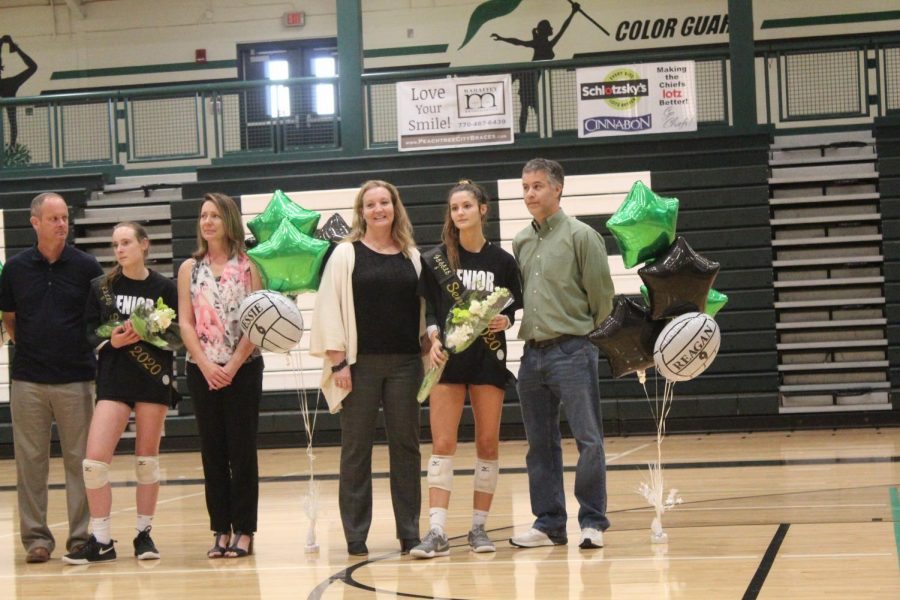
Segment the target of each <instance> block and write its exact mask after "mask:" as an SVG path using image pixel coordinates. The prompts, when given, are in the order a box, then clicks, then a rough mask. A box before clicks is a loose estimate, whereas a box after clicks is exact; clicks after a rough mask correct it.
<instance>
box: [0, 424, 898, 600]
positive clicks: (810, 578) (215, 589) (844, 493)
mask: <svg viewBox="0 0 900 600" xmlns="http://www.w3.org/2000/svg"><path fill="white" fill-rule="evenodd" d="M525 450H526V444H525V442H505V443H504V444H503V446H502V449H501V452H502V455H501V466H502V469H503V474H502V475H501V478H500V485H499V489H498V493H497V496H496V498H495V501H494V508H493V510H492V513H491V517H490V519H489V521H488V528H489V530H490V535H491V537H492V539H494V540H495V541H496V542H497V552H496V553H495V554H473V553H470V552H469V551H468V549H467V546H466V543H465V534H466V531H467V530H468V526H469V519H470V509H469V506H470V503H471V500H470V498H471V491H472V486H471V469H472V463H473V454H474V451H473V447H472V445H471V444H465V445H462V446H461V448H460V451H459V453H458V459H457V461H456V467H457V472H458V475H457V477H456V479H455V482H454V485H455V490H454V496H453V499H452V502H451V507H450V518H449V521H448V533H449V535H450V536H451V537H452V538H453V539H452V540H451V545H452V550H451V554H450V556H449V557H445V558H437V559H433V560H414V559H411V558H410V557H408V556H400V554H399V548H398V545H397V542H396V541H395V540H394V535H393V516H392V512H391V505H390V493H389V489H388V481H387V479H386V477H385V474H386V471H387V453H386V449H385V448H384V447H378V448H376V453H375V459H374V470H375V473H376V479H375V508H374V511H375V518H374V523H373V527H372V531H371V533H370V535H369V540H368V545H369V550H370V552H371V554H370V555H369V556H368V557H367V558H357V557H349V556H348V555H347V553H346V548H345V545H344V540H343V535H342V532H341V525H340V517H339V514H338V509H337V482H336V477H335V474H336V472H337V461H338V449H336V448H321V449H317V450H316V460H315V467H316V474H317V477H318V478H319V481H320V513H319V520H318V526H317V528H316V532H317V536H318V542H319V545H320V548H319V551H318V552H317V553H306V552H304V544H305V539H306V532H307V528H308V524H309V520H308V518H307V517H306V514H305V513H304V510H303V505H302V500H303V496H304V494H305V493H306V490H307V477H308V469H307V460H306V456H305V454H304V452H303V450H302V449H285V450H265V451H261V452H260V458H261V460H260V462H261V470H262V475H263V476H264V480H263V483H262V485H261V499H260V531H259V532H258V534H257V538H256V548H255V550H256V553H255V554H254V555H253V556H252V557H250V558H246V559H237V560H207V559H206V558H205V551H206V549H207V548H208V547H209V546H210V545H211V542H212V536H211V534H209V533H208V532H207V529H208V521H207V516H206V510H205V505H204V500H203V487H202V471H201V467H200V459H199V455H198V454H196V453H183V454H167V455H164V456H163V458H162V468H163V477H164V484H163V486H162V489H161V493H160V502H159V508H158V510H157V515H156V519H155V525H154V529H153V537H154V539H155V540H156V542H157V545H158V546H159V548H160V552H161V553H162V559H161V560H158V561H142V562H138V561H136V560H135V559H134V558H133V556H132V546H131V539H132V538H133V536H134V529H133V527H134V517H135V509H134V488H133V487H130V484H126V483H125V482H132V481H133V473H132V462H131V460H130V459H129V457H127V456H117V457H116V459H115V461H114V463H113V469H112V478H113V481H115V482H118V483H117V485H116V487H115V488H114V490H113V493H114V497H113V511H114V512H113V537H114V538H116V539H118V540H119V542H118V544H117V551H118V555H119V559H118V561H117V562H115V563H110V564H105V565H92V566H83V567H73V566H64V565H63V563H62V562H61V561H60V560H59V559H60V556H61V549H60V548H58V549H57V551H56V552H55V553H54V555H53V558H52V560H51V561H50V562H49V563H47V564H39V565H28V564H25V562H24V551H23V549H22V547H21V544H20V542H19V536H18V531H17V530H18V517H17V513H16V495H15V465H14V464H13V462H12V461H0V598H3V599H12V598H22V599H26V598H27V599H38V598H54V599H57V598H136V599H166V600H180V599H190V600H202V599H205V598H216V599H223V598H242V599H255V598H262V599H266V600H268V599H278V598H285V599H287V598H290V599H304V598H310V599H318V598H321V599H332V598H345V599H370V598H371V599H374V598H393V597H400V598H473V599H474V598H552V599H554V600H562V599H565V598H592V599H594V598H627V599H633V598H638V599H643V598H648V599H656V598H715V599H728V598H760V599H772V598H790V599H804V598H810V599H811V598H817V599H818V598H853V599H865V598H900V562H898V555H897V551H898V544H900V498H898V487H900V466H898V460H900V458H898V457H900V429H882V430H877V429H867V430H838V431H800V432H791V433H785V432H779V433H747V434H718V435H675V436H669V437H668V438H666V440H665V443H664V444H663V462H664V469H665V470H664V475H665V478H666V489H668V488H670V487H674V488H677V489H678V495H679V496H680V497H681V498H682V500H683V503H682V504H680V505H678V506H677V508H676V509H675V510H673V511H671V512H668V513H666V514H665V516H664V519H663V523H664V526H665V527H666V531H667V532H668V534H669V541H668V543H667V544H665V545H654V544H651V543H650V535H649V525H650V520H651V518H652V514H651V512H650V510H649V508H648V507H647V506H646V505H645V501H644V499H643V498H642V497H641V496H640V495H639V494H638V493H637V488H638V485H639V484H640V482H641V481H642V480H643V479H644V478H645V477H646V463H647V462H648V461H651V460H653V458H654V456H655V453H656V445H655V440H654V439H653V438H648V437H628V438H610V439H608V440H607V458H608V462H609V474H608V489H609V516H610V519H611V520H612V528H611V529H610V530H609V531H608V532H607V533H606V536H605V544H606V547H605V548H603V549H602V550H590V551H583V550H580V549H579V548H578V547H577V540H578V537H577V536H578V526H577V521H576V520H575V517H574V515H576V514H577V504H576V503H575V500H574V496H573V494H572V480H573V474H572V467H573V465H574V464H575V459H576V452H575V447H574V443H572V442H571V440H568V441H567V442H566V445H565V464H566V483H567V497H568V499H569V507H570V518H569V538H570V544H569V545H568V546H563V547H553V548H535V549H528V550H519V549H513V548H511V547H510V546H509V544H508V543H507V541H506V540H507V539H508V538H509V536H510V535H511V533H512V532H513V531H514V530H521V529H527V528H528V527H529V526H530V524H531V520H532V517H531V513H530V509H529V502H528V485H527V479H526V475H525V470H524V456H525ZM429 451H430V447H429V446H427V445H425V446H423V448H422V453H423V461H424V460H426V459H427V457H428V453H429ZM460 472H461V473H460ZM50 481H51V491H50V523H51V524H52V528H53V532H54V535H56V536H57V542H58V543H59V544H60V545H62V543H63V541H62V540H64V539H65V532H66V522H65V504H64V491H63V489H62V488H63V486H62V482H63V475H62V469H61V465H60V461H59V459H54V461H53V465H52V468H51V474H50ZM423 483H424V480H423ZM426 498H427V494H425V493H423V501H425V499H426ZM422 514H423V517H422V532H423V534H424V533H425V529H426V527H427V506H425V505H423V511H422Z"/></svg>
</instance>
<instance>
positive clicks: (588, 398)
mask: <svg viewBox="0 0 900 600" xmlns="http://www.w3.org/2000/svg"><path fill="white" fill-rule="evenodd" d="M563 178H564V173H563V169H562V167H561V166H560V165H559V163H556V162H554V161H552V160H545V159H541V158H536V159H533V160H531V161H529V162H528V164H526V165H525V167H524V169H523V170H522V191H523V194H524V197H525V205H526V206H527V207H528V212H530V213H531V216H532V217H534V221H532V223H531V224H530V225H529V226H528V227H526V228H525V229H523V230H522V231H520V232H519V233H518V235H516V237H515V239H514V240H513V252H514V254H515V256H516V260H518V262H519V269H520V270H521V272H522V283H523V297H524V304H525V307H524V315H523V318H522V324H521V327H520V329H519V338H521V339H524V340H525V353H524V355H523V356H522V362H521V364H520V366H519V381H518V384H517V389H518V393H519V401H520V403H521V406H522V420H523V422H524V425H525V433H526V435H527V436H528V454H527V456H526V464H527V467H528V485H529V491H530V493H531V511H532V512H533V513H534V516H535V518H536V520H535V522H534V525H533V526H532V528H531V529H530V530H529V531H528V532H526V533H524V534H522V535H518V536H515V537H513V538H511V539H510V543H511V544H512V545H513V546H517V547H521V548H531V547H536V546H553V545H559V544H566V543H567V542H568V536H567V534H566V520H567V515H566V498H565V491H564V489H563V463H562V448H561V446H560V438H561V435H560V429H559V405H560V403H562V404H563V406H564V407H565V411H566V417H567V420H568V423H569V427H570V428H571V430H572V433H573V435H574V436H575V440H576V441H577V443H578V464H577V466H576V468H575V497H576V498H577V500H578V504H579V506H580V510H579V511H578V523H579V526H580V528H581V541H580V543H579V546H580V547H581V548H583V549H588V548H601V547H603V531H605V530H606V529H607V528H608V527H609V519H608V518H607V517H606V457H605V455H604V451H603V424H602V419H601V415H600V384H599V374H598V369H597V357H598V350H597V348H596V347H594V345H593V344H591V343H590V342H589V341H588V339H587V334H588V333H589V332H590V331H591V330H593V329H594V328H595V327H596V326H597V325H599V324H600V322H601V321H603V319H605V318H606V316H607V315H608V314H609V312H610V310H612V300H613V295H614V289H613V283H612V278H611V277H610V274H609V263H608V261H607V258H606V247H605V245H604V243H603V239H602V238H601V237H600V234H599V233H597V232H596V231H594V230H593V229H592V228H591V227H589V226H588V225H585V224H584V223H582V222H580V221H578V220H577V219H575V218H573V217H570V216H568V215H566V214H565V213H564V212H563V211H562V209H561V208H560V198H561V197H562V189H563Z"/></svg>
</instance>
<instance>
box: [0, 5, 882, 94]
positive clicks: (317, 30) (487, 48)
mask: <svg viewBox="0 0 900 600" xmlns="http://www.w3.org/2000/svg"><path fill="white" fill-rule="evenodd" d="M342 1H346V0H308V1H306V2H302V3H272V2H268V1H267V0H154V1H153V2H148V1H146V0H85V1H84V2H81V3H80V13H81V14H79V13H78V12H73V11H72V10H71V9H70V8H69V6H68V5H67V4H66V3H63V2H57V3H50V5H48V3H47V2H46V0H15V1H14V2H5V3H3V5H2V7H0V35H11V36H12V37H13V39H14V40H15V41H16V42H17V43H18V44H19V45H21V47H22V48H23V49H24V50H25V51H26V52H27V53H28V54H29V55H30V56H31V57H32V58H34V60H35V62H37V64H38V67H39V68H38V72H37V73H36V74H35V75H34V76H33V77H32V78H31V79H30V80H29V81H27V82H26V83H25V84H24V85H23V87H22V88H21V89H20V90H19V92H18V95H19V96H31V95H39V94H44V93H48V92H52V91H61V90H72V89H78V90H85V89H95V88H104V89H109V88H115V87H126V86H147V85H154V84H166V83H179V82H191V81H208V80H216V79H233V78H235V77H236V76H237V64H236V60H235V59H236V46H237V45H238V44H249V43H257V42H271V41H282V40H296V39H318V38H333V37H335V36H336V33H337V25H336V23H337V15H336V6H339V5H340V2H342ZM479 4H481V2H478V1H472V0H469V1H466V0H362V13H363V51H364V60H365V63H364V65H365V68H366V69H367V70H372V69H384V68H392V69H393V68H406V67H412V66H423V65H443V66H453V67H457V66H468V65H478V64H499V63H515V62H527V61H530V60H532V55H533V52H532V50H531V49H530V48H526V47H522V46H515V45H511V44H507V43H503V42H499V41H495V40H493V39H492V38H491V34H492V33H497V34H498V35H501V36H503V37H510V38H518V39H522V40H529V39H530V38H531V31H532V29H533V28H535V27H536V25H537V24H538V23H539V22H540V21H541V20H544V19H546V20H547V21H549V22H550V24H551V26H552V27H553V29H554V34H555V35H558V33H559V31H560V30H561V27H562V24H563V22H564V21H565V19H566V17H568V16H569V14H570V4H569V3H568V2H567V1H564V0H554V1H545V0H523V1H521V2H519V3H517V2H514V1H513V2H507V4H508V5H509V6H514V5H517V6H516V7H515V9H514V10H512V11H511V12H509V13H507V14H505V15H502V16H499V17H497V18H494V19H492V20H489V21H486V22H484V23H483V24H482V25H481V27H479V28H477V31H475V32H474V33H473V35H472V36H471V39H469V40H468V41H466V36H467V31H468V30H469V29H470V23H471V21H472V20H473V15H474V14H475V9H476V7H477V6H478V5H479ZM580 5H581V8H582V13H579V14H576V15H574V17H573V18H572V20H571V23H570V24H569V27H568V29H567V30H566V31H565V32H564V34H563V35H562V36H560V37H559V39H558V40H557V41H556V43H555V45H554V47H553V48H552V52H553V54H554V55H555V58H556V59H568V58H574V57H580V56H590V55H601V54H602V55H609V54H617V53H623V54H627V53H634V52H639V51H644V50H652V49H655V48H672V47H687V46H704V45H716V44H727V43H728V31H729V27H728V21H727V13H728V2H727V0H693V1H689V2H665V1H661V0H634V1H632V2H627V3H610V2H604V1H602V0H584V1H583V2H581V3H580ZM895 8H896V6H895V3H894V2H892V1H891V0H859V1H857V2H854V3H852V5H848V3H846V2H840V1H838V0H820V1H819V2H814V3H810V2H782V1H780V0H755V1H754V2H753V16H754V37H755V39H756V40H758V41H762V40H775V39H797V38H804V37H821V36H830V35H852V34H856V33H869V32H890V31H896V30H897V26H896V18H889V17H890V11H892V10H893V9H895ZM288 10H300V11H302V12H303V13H304V16H305V24H304V25H303V26H302V27H286V26H285V25H284V24H283V22H282V17H283V14H284V13H285V12H286V11H288ZM475 20H478V19H475ZM464 42H465V43H464ZM197 49H205V50H206V62H205V63H198V62H196V61H195V50H197ZM0 59H2V60H3V61H4V66H5V67H6V71H5V73H6V76H10V74H11V73H16V72H19V71H20V70H21V69H22V68H23V64H22V62H21V59H20V58H19V57H18V56H16V55H15V54H10V53H9V49H8V47H4V48H3V50H2V55H0Z"/></svg>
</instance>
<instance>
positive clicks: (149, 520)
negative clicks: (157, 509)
mask: <svg viewBox="0 0 900 600" xmlns="http://www.w3.org/2000/svg"><path fill="white" fill-rule="evenodd" d="M151 525H153V515H150V516H149V517H148V516H147V515H138V516H137V525H135V527H137V530H138V533H140V532H142V531H144V530H145V529H147V528H148V527H150V526H151Z"/></svg>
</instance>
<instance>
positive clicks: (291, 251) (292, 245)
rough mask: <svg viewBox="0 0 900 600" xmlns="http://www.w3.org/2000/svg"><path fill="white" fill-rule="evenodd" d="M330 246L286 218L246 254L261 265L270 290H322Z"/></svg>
mask: <svg viewBox="0 0 900 600" xmlns="http://www.w3.org/2000/svg"><path fill="white" fill-rule="evenodd" d="M330 245H331V244H330V242H327V241H325V240H317V239H316V238H314V237H310V236H308V235H306V234H305V233H303V232H302V231H300V230H298V229H297V228H296V227H294V225H293V224H292V223H291V222H290V220H288V219H284V220H283V221H281V225H279V226H278V229H276V230H275V233H273V234H272V237H270V238H269V239H268V240H267V241H265V242H263V243H261V244H259V245H258V246H256V247H255V248H252V249H250V250H248V251H247V255H248V256H250V258H251V259H253V262H255V263H256V266H257V267H259V270H260V272H261V273H262V276H263V279H264V281H265V285H266V288H267V289H270V290H274V291H276V292H281V293H282V294H299V293H301V292H314V291H316V290H317V289H319V281H320V272H321V267H322V261H323V260H324V259H325V253H326V252H327V251H328V247H329V246H330Z"/></svg>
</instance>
